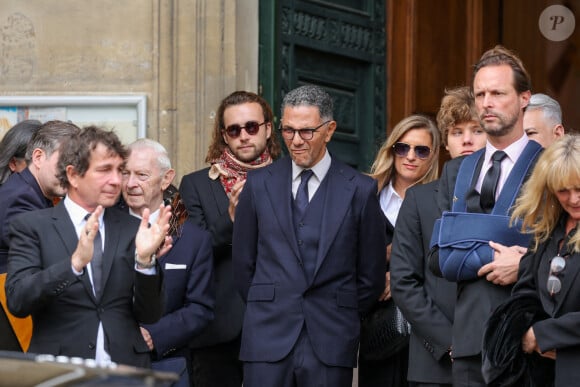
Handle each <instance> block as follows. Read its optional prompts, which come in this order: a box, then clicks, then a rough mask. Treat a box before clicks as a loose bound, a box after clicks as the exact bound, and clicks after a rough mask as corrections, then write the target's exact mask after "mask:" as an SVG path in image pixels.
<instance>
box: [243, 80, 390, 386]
mask: <svg viewBox="0 0 580 387" xmlns="http://www.w3.org/2000/svg"><path fill="white" fill-rule="evenodd" d="M335 129H336V122H335V121H334V120H333V107H332V98H331V97H330V95H329V94H328V93H327V92H326V91H324V90H323V89H322V88H320V87H318V86H313V85H306V86H301V87H299V88H297V89H294V90H292V91H290V92H289V93H288V94H287V95H286V96H285V97H284V101H283V103H282V119H281V132H282V136H283V137H284V141H285V143H286V146H287V148H288V150H289V152H290V157H286V158H283V159H281V160H279V161H277V162H275V163H273V164H272V165H270V166H268V167H265V168H262V169H259V170H256V171H251V172H250V173H249V174H248V180H247V181H246V184H245V187H244V190H243V191H242V193H241V195H240V201H239V204H238V207H237V209H236V221H235V222H234V235H233V262H234V276H235V278H236V283H237V286H238V289H239V290H240V292H241V294H242V297H243V298H244V299H245V300H246V302H247V307H246V314H245V317H244V325H243V329H242V347H241V352H240V358H241V360H242V361H244V386H246V387H257V386H262V387H268V386H272V387H274V386H276V387H286V386H288V387H290V386H338V387H340V386H344V387H346V386H349V387H350V386H351V384H352V369H353V367H355V366H356V359H357V350H358V342H359V331H360V318H361V316H363V315H364V314H365V313H366V312H367V311H368V309H369V307H370V306H371V305H372V304H373V303H374V301H375V300H376V299H377V298H378V297H379V295H380V294H381V292H382V291H383V289H384V273H385V269H386V268H385V246H386V243H385V220H384V216H383V213H382V211H381V209H380V206H379V203H378V200H377V195H376V192H377V185H376V182H374V181H373V180H372V179H371V178H370V177H368V176H364V175H362V174H360V173H359V172H357V171H355V170H353V169H352V168H350V167H348V166H347V165H345V164H343V163H341V162H340V161H338V160H337V159H336V158H332V157H331V156H330V154H329V153H328V151H327V149H326V144H327V143H328V142H329V141H330V139H331V137H332V135H333V133H334V131H335Z"/></svg>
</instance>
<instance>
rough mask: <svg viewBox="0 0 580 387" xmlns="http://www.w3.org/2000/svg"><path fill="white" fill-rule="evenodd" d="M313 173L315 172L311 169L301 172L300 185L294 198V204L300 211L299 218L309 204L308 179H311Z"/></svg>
mask: <svg viewBox="0 0 580 387" xmlns="http://www.w3.org/2000/svg"><path fill="white" fill-rule="evenodd" d="M313 174H314V172H312V170H311V169H305V170H303V171H302V172H301V173H300V185H299V186H298V191H296V198H295V199H294V205H295V206H296V210H297V211H298V214H299V219H300V218H301V217H302V215H303V214H304V210H306V207H307V206H308V180H310V178H311V177H312V175H313Z"/></svg>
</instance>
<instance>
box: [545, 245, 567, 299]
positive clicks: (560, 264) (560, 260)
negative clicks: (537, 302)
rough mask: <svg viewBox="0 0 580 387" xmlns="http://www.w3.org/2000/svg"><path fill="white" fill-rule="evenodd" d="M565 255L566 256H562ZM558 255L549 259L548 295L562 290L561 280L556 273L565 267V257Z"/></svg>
mask: <svg viewBox="0 0 580 387" xmlns="http://www.w3.org/2000/svg"><path fill="white" fill-rule="evenodd" d="M564 257H566V256H564ZM564 257H562V256H560V255H556V256H555V257H554V258H552V260H551V261H550V275H549V276H548V282H547V286H548V293H550V296H553V295H554V294H558V293H560V290H562V281H560V278H558V274H560V273H561V272H562V270H564V269H565V268H566V259H564Z"/></svg>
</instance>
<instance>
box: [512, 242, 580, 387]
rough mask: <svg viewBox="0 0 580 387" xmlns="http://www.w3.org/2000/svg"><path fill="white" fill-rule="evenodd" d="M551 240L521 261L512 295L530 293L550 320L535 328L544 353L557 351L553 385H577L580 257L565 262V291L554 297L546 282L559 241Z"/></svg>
mask: <svg viewBox="0 0 580 387" xmlns="http://www.w3.org/2000/svg"><path fill="white" fill-rule="evenodd" d="M563 234H564V231H563V230H561V235H562V236H563ZM550 239H552V237H550ZM550 239H548V240H547V241H546V242H543V243H540V245H539V246H538V249H537V250H536V251H535V252H533V251H530V250H528V253H527V254H526V255H525V256H524V257H523V258H522V260H521V262H520V277H519V279H518V282H517V283H516V284H515V286H514V288H513V296H516V295H519V294H526V293H531V294H533V295H535V296H536V297H538V298H539V299H540V302H541V304H542V307H543V308H544V311H546V313H547V314H548V315H549V318H547V319H545V320H542V321H539V322H536V323H535V324H534V325H533V328H534V334H535V336H536V340H537V342H538V346H539V347H540V349H541V350H542V351H549V350H552V349H555V350H556V362H555V371H556V378H555V384H554V385H555V386H556V387H559V386H562V387H564V386H575V385H577V384H578V379H580V367H579V366H578V364H580V331H579V330H578V326H579V325H580V254H578V253H574V254H572V255H571V256H570V257H568V258H567V259H566V267H565V268H564V270H563V271H562V272H561V273H560V275H558V277H559V278H560V280H561V281H562V289H561V290H560V292H559V293H558V294H556V295H554V296H551V295H550V293H549V292H548V288H547V281H548V276H549V274H550V261H551V259H552V257H554V256H555V255H556V254H557V250H558V248H557V247H556V246H557V243H558V240H559V238H555V240H554V241H551V240H550Z"/></svg>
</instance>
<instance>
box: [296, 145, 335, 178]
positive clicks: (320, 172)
mask: <svg viewBox="0 0 580 387" xmlns="http://www.w3.org/2000/svg"><path fill="white" fill-rule="evenodd" d="M331 161H332V158H331V157H330V153H328V149H325V151H324V156H323V157H322V159H321V160H320V161H319V162H318V163H316V165H314V166H313V167H312V168H309V169H310V170H312V172H313V173H314V176H316V178H317V179H318V181H322V179H324V177H325V176H326V174H327V173H328V170H329V169H330V164H331ZM304 169H306V168H302V167H300V166H298V165H296V163H295V162H294V160H292V181H294V180H296V179H298V178H299V176H300V174H301V173H302V171H303V170H304Z"/></svg>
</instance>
